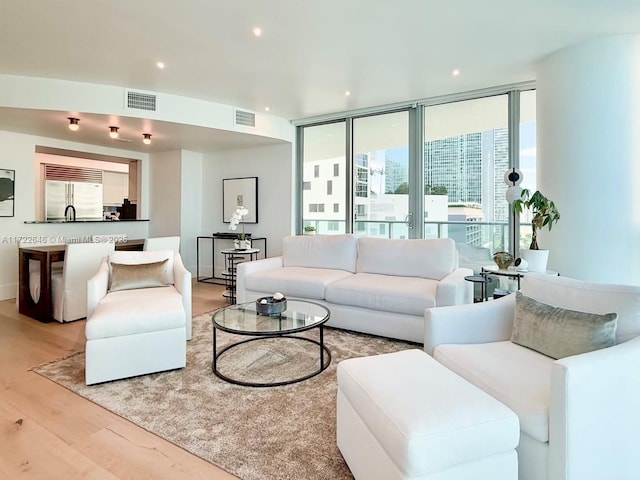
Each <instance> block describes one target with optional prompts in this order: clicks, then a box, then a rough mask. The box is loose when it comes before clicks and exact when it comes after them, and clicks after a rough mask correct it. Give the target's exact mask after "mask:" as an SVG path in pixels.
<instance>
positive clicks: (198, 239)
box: [196, 232, 267, 285]
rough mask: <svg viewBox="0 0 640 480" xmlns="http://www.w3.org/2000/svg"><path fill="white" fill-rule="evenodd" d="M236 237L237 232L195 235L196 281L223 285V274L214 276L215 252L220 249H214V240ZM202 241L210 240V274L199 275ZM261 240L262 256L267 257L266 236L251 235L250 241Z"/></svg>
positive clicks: (224, 279) (224, 281)
mask: <svg viewBox="0 0 640 480" xmlns="http://www.w3.org/2000/svg"><path fill="white" fill-rule="evenodd" d="M235 238H238V234H236V233H224V232H219V233H214V234H212V235H202V236H198V237H196V280H197V281H198V282H204V283H215V284H218V285H225V283H226V278H225V277H224V276H222V277H218V276H216V268H215V263H216V262H215V258H216V254H217V253H218V252H219V251H220V250H219V249H216V241H220V240H226V241H227V242H228V241H230V240H234V239H235ZM202 241H210V242H211V276H209V277H207V276H200V263H201V262H200V247H201V242H202ZM256 241H257V242H263V243H264V248H262V249H261V251H262V254H263V257H262V258H266V257H267V239H266V237H251V243H252V245H253V242H256Z"/></svg>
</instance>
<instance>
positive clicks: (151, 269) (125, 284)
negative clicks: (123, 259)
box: [110, 259, 169, 292]
mask: <svg viewBox="0 0 640 480" xmlns="http://www.w3.org/2000/svg"><path fill="white" fill-rule="evenodd" d="M168 261H169V259H165V260H163V261H161V262H152V263H139V264H134V265H128V264H124V263H113V262H111V289H110V291H111V292H117V291H118V290H135V289H137V288H151V287H164V286H165V285H168V283H167V282H166V280H165V275H164V268H165V265H166V263H167V262H168Z"/></svg>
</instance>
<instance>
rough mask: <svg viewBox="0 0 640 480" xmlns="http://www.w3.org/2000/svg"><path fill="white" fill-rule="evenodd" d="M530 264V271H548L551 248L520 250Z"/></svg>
mask: <svg viewBox="0 0 640 480" xmlns="http://www.w3.org/2000/svg"><path fill="white" fill-rule="evenodd" d="M520 253H521V254H522V258H524V259H525V260H526V261H527V263H528V264H529V271H530V272H546V271H547V262H548V261H549V250H528V249H527V250H522V252H520Z"/></svg>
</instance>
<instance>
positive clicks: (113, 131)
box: [109, 127, 118, 138]
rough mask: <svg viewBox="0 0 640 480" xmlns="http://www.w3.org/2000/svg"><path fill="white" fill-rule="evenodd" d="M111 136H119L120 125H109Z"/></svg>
mask: <svg viewBox="0 0 640 480" xmlns="http://www.w3.org/2000/svg"><path fill="white" fill-rule="evenodd" d="M109 136H110V137H111V138H118V127H109Z"/></svg>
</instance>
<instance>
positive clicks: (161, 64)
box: [156, 62, 164, 70]
mask: <svg viewBox="0 0 640 480" xmlns="http://www.w3.org/2000/svg"><path fill="white" fill-rule="evenodd" d="M156 67H158V68H159V69H160V70H162V69H163V68H164V62H156Z"/></svg>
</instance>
